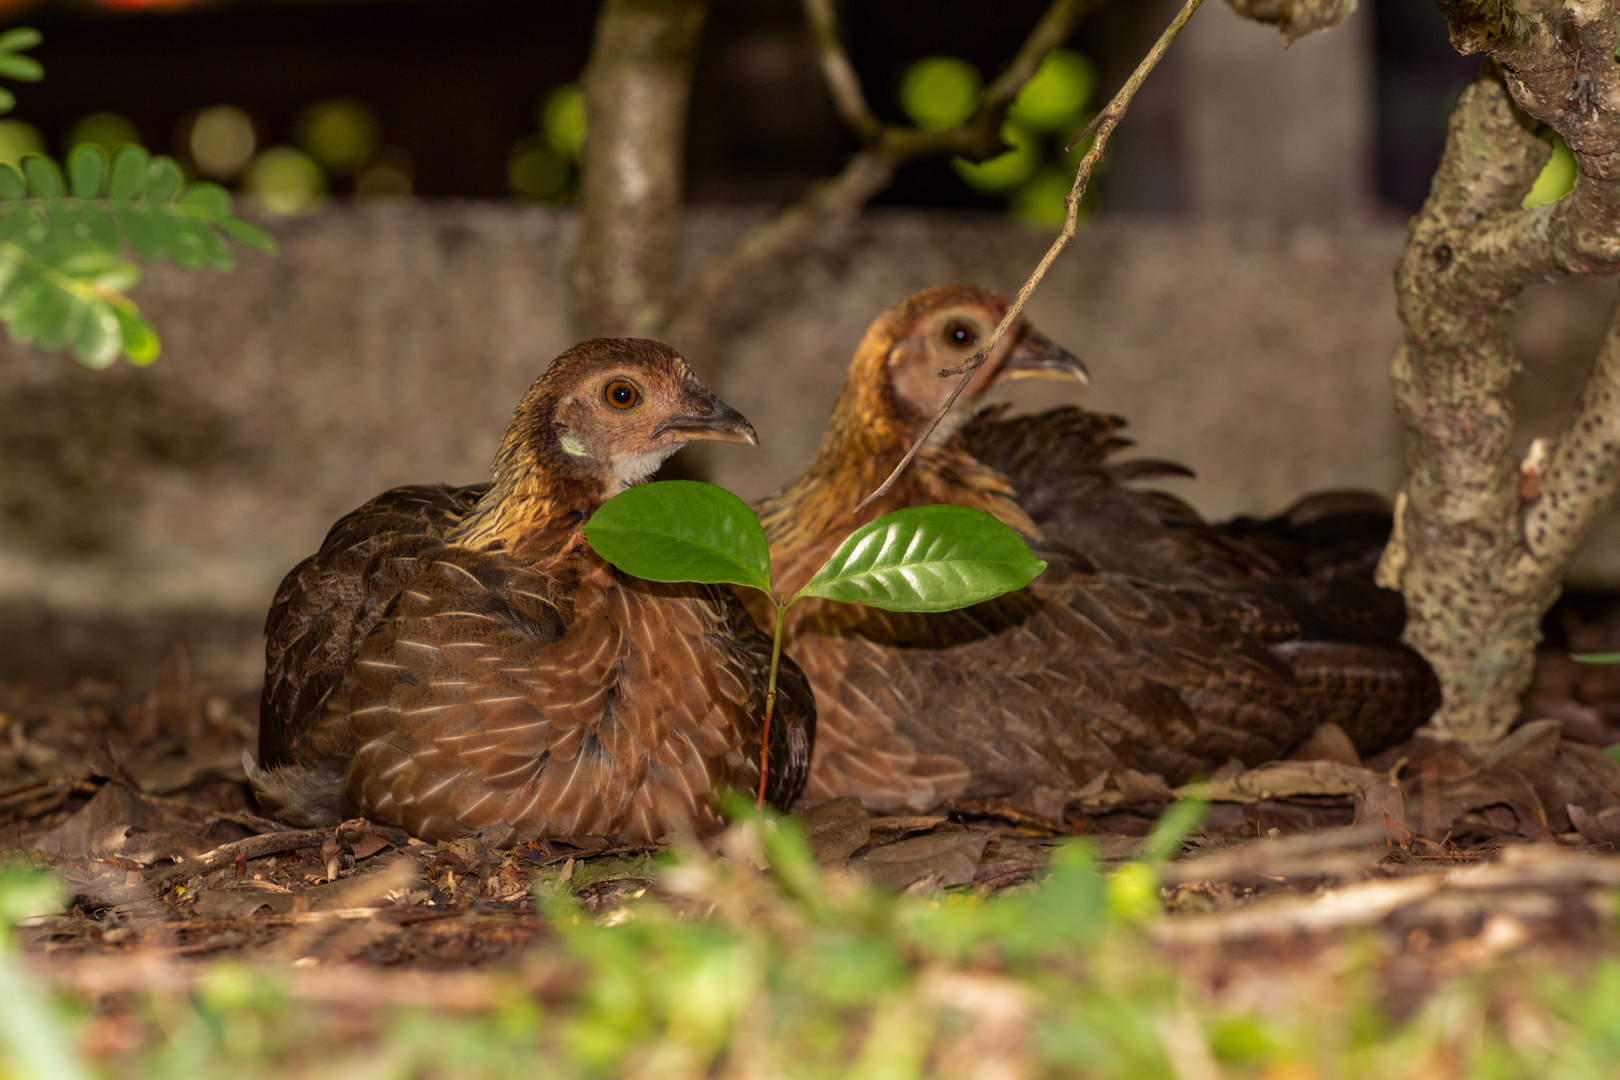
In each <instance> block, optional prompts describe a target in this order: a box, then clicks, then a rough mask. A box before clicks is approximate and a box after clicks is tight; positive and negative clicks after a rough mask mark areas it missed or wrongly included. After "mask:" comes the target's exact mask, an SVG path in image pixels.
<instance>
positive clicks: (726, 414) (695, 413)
mask: <svg viewBox="0 0 1620 1080" xmlns="http://www.w3.org/2000/svg"><path fill="white" fill-rule="evenodd" d="M660 435H678V436H680V437H681V438H683V439H687V440H689V441H694V442H695V441H696V440H698V439H707V440H709V441H711V442H729V443H747V444H748V445H749V446H758V445H759V435H758V434H757V433H755V431H754V425H753V424H750V423H749V422H748V418H747V417H745V416H744V415H743V414H742V413H740V412H738V411H737V410H736V409H733V408H732V407H731V406H730V405H727V404H726V403H725V402H723V401H721V400H720V399H719V398H717V397H715V396H714V394H712V393H711V392H710V391H709V390H708V389H706V388H705V389H701V390H694V391H693V392H692V394H691V401H690V408H689V410H688V411H687V412H685V413H682V414H680V415H678V416H671V417H670V418H669V419H667V420H665V421H663V422H662V423H660V424H659V425H658V426H657V427H656V428H654V429H653V437H654V438H656V437H658V436H660Z"/></svg>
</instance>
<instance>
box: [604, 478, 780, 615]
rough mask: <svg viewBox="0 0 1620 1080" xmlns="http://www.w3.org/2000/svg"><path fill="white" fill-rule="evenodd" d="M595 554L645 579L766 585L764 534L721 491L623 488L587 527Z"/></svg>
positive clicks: (683, 485) (689, 486) (708, 487)
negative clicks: (624, 489)
mask: <svg viewBox="0 0 1620 1080" xmlns="http://www.w3.org/2000/svg"><path fill="white" fill-rule="evenodd" d="M585 539H587V540H588V541H590V544H591V547H592V548H593V549H595V551H596V553H597V554H598V555H600V556H602V558H604V559H606V560H607V561H608V562H610V563H612V564H613V565H614V566H617V567H618V568H619V569H620V570H623V571H624V572H625V573H627V574H631V575H633V576H635V577H639V578H646V579H648V580H649V581H704V582H712V583H722V582H724V583H729V584H734V585H747V586H750V587H752V588H755V589H761V590H763V591H765V592H769V591H770V587H771V576H770V575H771V557H770V553H769V550H768V549H767V548H766V546H765V530H764V529H762V528H760V525H759V519H758V518H756V517H755V516H754V512H753V511H752V510H750V509H749V508H748V504H747V503H745V502H743V501H742V500H741V499H739V498H737V496H735V495H733V494H732V493H731V492H729V491H727V490H726V489H725V488H720V487H715V486H714V485H713V484H700V483H697V482H696V481H693V480H666V481H663V482H661V483H655V484H642V485H639V486H637V487H633V488H630V489H629V490H627V491H621V492H619V494H617V495H615V496H613V498H611V499H609V500H608V501H607V502H606V503H604V504H603V505H602V508H601V509H600V510H598V511H597V512H596V513H595V515H593V516H592V518H591V520H590V521H589V522H587V523H586V525H585Z"/></svg>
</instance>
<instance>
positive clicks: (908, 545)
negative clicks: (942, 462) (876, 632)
mask: <svg viewBox="0 0 1620 1080" xmlns="http://www.w3.org/2000/svg"><path fill="white" fill-rule="evenodd" d="M1045 569H1046V564H1045V563H1044V562H1041V561H1040V560H1039V559H1037V558H1036V557H1035V556H1034V555H1032V554H1030V550H1029V546H1028V545H1027V544H1025V543H1024V540H1023V538H1022V537H1020V536H1019V535H1018V534H1017V533H1016V532H1014V531H1013V530H1012V529H1009V528H1008V527H1007V526H1005V525H1003V524H1002V523H1001V522H999V521H997V520H996V519H995V518H993V517H991V516H990V515H989V514H987V513H985V512H984V511H982V510H971V509H969V508H967V507H965V506H911V507H907V508H906V509H904V510H896V511H895V512H894V513H892V514H885V515H883V516H882V517H880V518H878V519H877V520H876V521H874V522H871V523H870V524H867V525H863V526H861V527H860V528H859V529H856V530H855V531H854V532H852V533H850V534H849V536H848V537H847V538H846V539H845V540H844V542H843V543H842V544H840V545H839V546H838V550H837V551H835V552H833V554H832V558H830V559H828V560H827V561H826V563H825V564H823V565H822V567H821V569H820V570H817V571H816V574H815V576H814V577H812V578H811V579H810V581H809V582H808V583H807V584H806V585H805V587H804V588H802V589H800V590H799V592H798V595H796V596H795V597H794V599H795V600H797V599H799V597H804V596H820V597H824V598H826V599H828V600H841V601H843V602H844V603H847V604H870V605H871V606H873V607H880V608H887V609H889V610H891V611H952V610H954V609H956V608H961V607H967V606H968V605H970V604H977V603H979V602H981V601H984V600H989V599H991V598H992V597H996V596H1000V595H1001V594H1002V593H1005V592H1011V591H1012V590H1014V589H1021V588H1023V587H1024V586H1025V585H1028V584H1029V583H1030V582H1031V581H1033V580H1035V576H1036V575H1037V574H1039V573H1040V572H1041V571H1042V570H1045Z"/></svg>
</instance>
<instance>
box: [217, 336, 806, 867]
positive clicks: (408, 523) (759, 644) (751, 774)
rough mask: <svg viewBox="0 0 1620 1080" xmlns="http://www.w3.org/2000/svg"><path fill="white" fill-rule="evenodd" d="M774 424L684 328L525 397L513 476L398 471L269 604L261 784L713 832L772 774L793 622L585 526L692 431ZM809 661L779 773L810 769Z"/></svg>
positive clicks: (772, 786)
mask: <svg viewBox="0 0 1620 1080" xmlns="http://www.w3.org/2000/svg"><path fill="white" fill-rule="evenodd" d="M698 439H710V440H719V441H724V442H746V443H754V442H755V441H756V438H755V435H754V430H753V428H752V427H751V426H750V425H749V424H748V421H747V420H745V419H744V418H743V417H742V416H741V415H740V414H738V413H737V412H735V411H734V410H732V409H731V408H730V407H729V406H727V405H726V404H725V403H724V402H722V401H720V400H719V399H718V398H716V397H715V396H714V395H713V394H712V393H710V392H709V390H708V389H707V388H706V387H705V386H703V384H702V383H701V382H699V381H698V379H697V378H696V376H695V375H693V373H692V372H691V370H690V369H689V368H688V367H687V365H686V363H685V362H684V361H683V360H682V359H681V358H680V357H679V356H678V355H676V354H675V352H674V351H672V350H671V349H669V348H668V347H667V346H665V345H661V344H659V343H657V342H652V341H641V340H628V339H626V340H609V339H603V340H596V341H587V342H585V343H583V344H581V345H578V346H576V347H575V348H573V349H570V350H569V351H568V352H566V353H564V354H563V355H562V356H560V357H558V358H557V360H555V361H554V362H553V363H552V364H551V366H550V367H549V368H548V369H547V370H546V372H545V373H544V374H543V375H541V376H540V378H539V379H538V380H537V381H536V382H535V383H534V385H533V387H531V388H530V390H529V392H528V394H527V396H525V398H524V399H523V402H522V404H521V405H519V407H518V410H517V413H516V414H515V415H514V416H513V418H512V422H511V424H510V426H509V427H508V428H507V431H506V436H505V439H504V440H503V442H502V443H501V447H500V450H499V452H498V453H497V455H496V458H495V465H494V481H493V483H491V484H489V485H479V486H476V487H472V488H460V489H456V488H443V487H414V488H401V489H397V490H395V491H390V492H387V493H385V494H384V495H381V496H379V497H378V498H376V499H373V500H372V501H371V502H369V503H367V504H366V505H365V506H362V507H361V508H359V509H358V510H356V511H355V512H353V513H352V514H350V515H348V516H347V517H345V518H344V519H343V520H341V521H339V522H338V523H337V524H336V525H335V526H334V527H333V529H332V531H331V532H330V534H329V535H328V536H327V538H326V541H325V542H324V543H323V544H322V546H321V549H320V551H319V552H317V553H316V554H315V555H313V556H311V557H310V558H309V559H306V560H305V561H304V562H303V563H301V564H299V566H298V567H296V568H295V569H294V570H293V571H292V572H291V573H290V574H288V576H287V578H286V580H285V581H283V583H282V586H281V589H280V590H279V591H278V593H277V596H276V600H275V603H274V605H273V607H272V608H271V612H270V617H269V621H268V624H267V626H266V639H267V643H266V662H267V663H266V678H265V690H264V697H263V701H262V707H261V713H260V742H259V746H260V757H261V759H262V760H261V762H260V763H259V765H257V766H252V763H251V762H250V763H249V764H250V766H252V767H250V769H249V774H250V778H251V780H252V783H253V787H254V790H255V792H256V793H257V794H258V797H259V799H260V802H261V805H263V806H264V807H265V809H266V810H267V811H268V812H270V813H272V814H274V815H275V816H277V817H279V818H281V819H282V820H285V821H288V822H292V823H296V824H306V825H315V824H325V823H335V822H337V821H340V820H342V819H344V818H347V817H351V816H356V815H363V816H365V817H368V818H371V819H373V820H377V821H381V822H385V823H389V824H397V825H401V826H403V827H404V828H406V829H407V830H409V831H410V832H412V833H413V834H415V835H416V836H419V837H421V838H423V839H426V840H439V839H447V838H452V837H457V836H465V835H472V834H476V835H478V836H480V837H482V838H484V839H485V840H487V841H488V842H491V843H495V844H500V845H509V844H513V843H519V842H523V841H526V840H530V839H534V838H538V837H544V836H560V835H606V836H616V837H621V838H624V839H626V840H651V839H656V838H658V837H660V836H662V835H665V834H667V833H670V832H673V831H679V830H682V829H690V830H692V831H695V832H697V833H699V834H703V833H707V832H712V831H713V830H714V829H715V828H717V827H718V826H719V824H720V819H719V817H718V815H717V813H716V810H715V807H714V798H715V796H716V795H717V794H718V792H719V791H720V790H721V789H723V788H727V787H731V788H737V789H740V790H744V791H747V790H752V789H753V788H754V787H755V786H757V783H758V775H759V764H758V759H759V751H760V730H759V729H760V721H761V719H762V717H763V713H764V700H765V692H766V677H767V674H768V670H769V665H770V655H771V647H770V640H769V639H768V638H766V637H765V636H764V635H763V634H761V633H760V632H759V630H758V629H757V628H756V627H755V626H754V624H753V621H752V620H751V619H750V618H749V616H748V613H747V611H746V610H745V609H744V608H743V607H742V605H741V604H740V603H739V602H738V601H737V600H736V598H735V597H734V596H733V595H732V594H731V593H730V592H729V591H727V590H723V589H717V588H713V587H709V586H701V585H690V584H687V585H666V584H655V583H650V582H645V581H641V580H638V579H634V578H630V577H628V576H626V575H624V574H623V573H621V572H619V571H617V570H615V569H614V568H613V567H611V566H609V565H607V564H606V563H604V562H603V561H602V560H601V559H600V558H599V557H598V556H596V554H595V553H594V552H592V551H591V550H590V548H589V547H588V546H587V545H586V543H585V541H584V538H583V534H582V532H581V526H582V525H583V524H584V523H585V522H586V521H587V520H588V519H589V517H590V515H591V514H592V513H593V512H594V511H595V510H596V509H597V508H598V507H599V506H600V505H601V504H602V503H603V502H605V501H606V500H607V499H608V498H610V497H612V496H613V495H614V494H616V493H617V492H619V491H621V490H623V489H624V488H625V487H627V486H629V485H632V484H636V483H639V482H641V481H642V480H645V479H646V478H647V477H649V476H650V475H651V474H652V473H653V471H654V470H656V469H657V468H658V466H659V464H660V463H662V462H663V460H664V459H665V458H666V457H668V456H669V455H670V454H672V453H673V452H674V451H676V450H677V449H679V448H680V447H681V446H683V445H685V444H686V443H688V442H690V441H693V440H698ZM814 723H815V707H814V700H813V698H812V697H811V694H810V690H809V688H808V686H807V684H806V683H805V681H804V678H803V676H802V674H801V673H800V672H799V671H798V669H797V667H795V666H794V665H793V664H792V662H791V661H790V660H789V659H788V658H787V657H784V658H783V662H782V670H781V674H780V676H779V695H778V700H777V706H776V716H775V719H774V721H773V723H772V738H771V746H770V751H771V754H770V763H769V775H768V777H767V794H768V797H769V798H770V800H771V801H772V802H773V803H775V804H777V805H779V806H786V805H788V804H789V803H791V802H792V801H793V799H794V798H796V797H797V795H798V793H799V790H800V788H801V787H802V786H803V782H804V777H805V774H806V770H807V768H808V762H809V757H810V746H811V741H812V737H813V733H814Z"/></svg>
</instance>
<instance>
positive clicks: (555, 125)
mask: <svg viewBox="0 0 1620 1080" xmlns="http://www.w3.org/2000/svg"><path fill="white" fill-rule="evenodd" d="M540 131H541V133H542V134H544V135H545V137H546V145H547V146H549V147H550V148H551V151H552V153H554V154H556V155H557V156H558V157H560V158H562V159H563V160H564V161H578V160H579V156H580V154H581V153H583V152H584V150H585V94H584V92H583V91H581V90H580V88H579V84H578V83H569V84H568V85H567V86H559V87H557V89H555V90H553V91H552V92H551V93H549V94H547V95H546V100H545V103H544V104H543V105H541V106H540Z"/></svg>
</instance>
